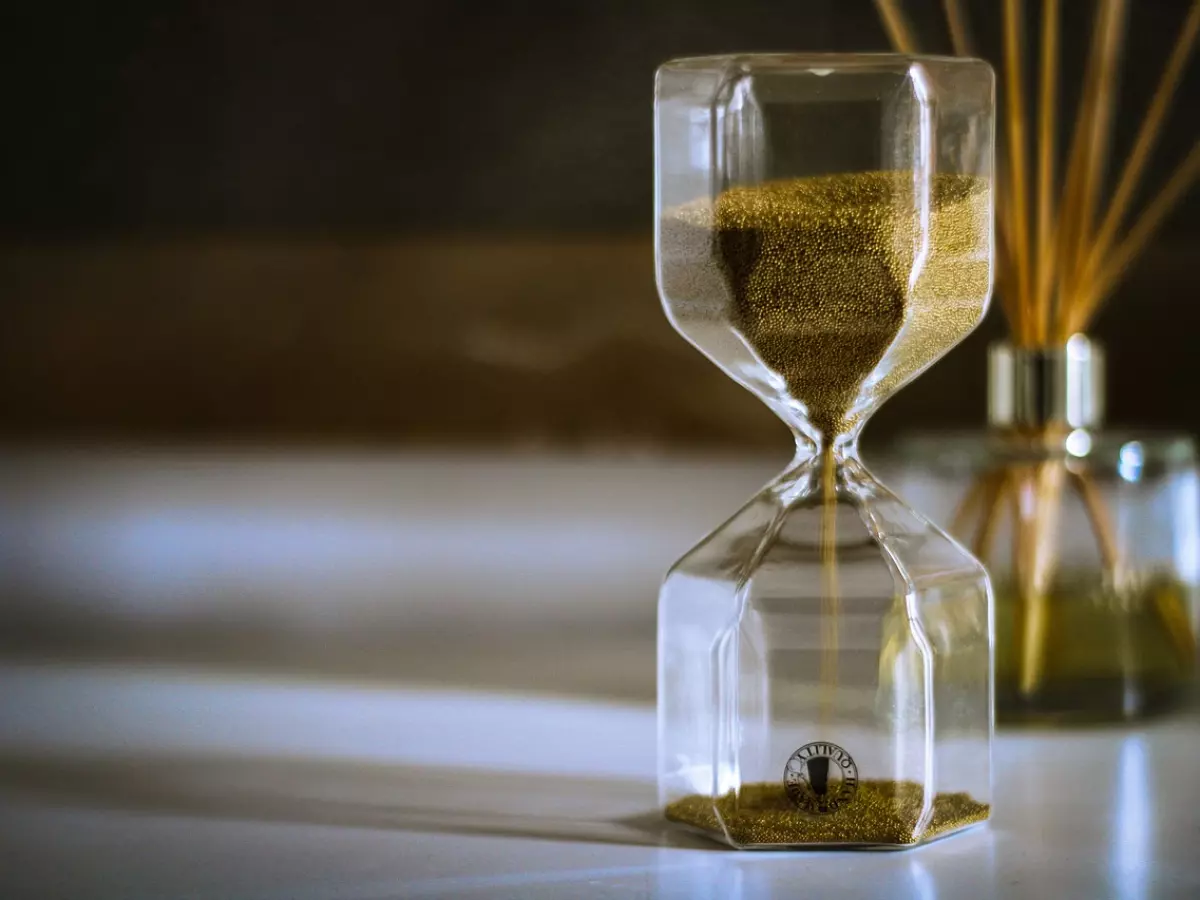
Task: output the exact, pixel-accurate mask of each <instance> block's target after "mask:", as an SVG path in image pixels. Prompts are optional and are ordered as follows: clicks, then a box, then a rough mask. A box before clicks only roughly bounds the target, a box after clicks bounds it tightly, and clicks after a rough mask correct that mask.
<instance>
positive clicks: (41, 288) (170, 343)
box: [0, 236, 1200, 449]
mask: <svg viewBox="0 0 1200 900" xmlns="http://www.w3.org/2000/svg"><path fill="white" fill-rule="evenodd" d="M1193 251H1194V248H1193V247H1191V246H1190V245H1188V244H1176V245H1173V246H1168V247H1162V248H1158V249H1156V250H1154V251H1153V252H1152V253H1150V254H1149V255H1148V257H1147V258H1146V259H1145V260H1144V261H1143V263H1142V265H1141V267H1140V268H1139V269H1138V270H1137V271H1136V272H1135V273H1134V275H1133V277H1132V279H1131V281H1130V283H1129V284H1128V285H1127V286H1126V288H1125V289H1124V291H1123V292H1122V296H1121V297H1120V298H1118V299H1117V301H1116V302H1115V303H1114V305H1113V306H1112V307H1111V308H1110V309H1108V310H1107V311H1106V312H1105V314H1104V315H1102V317H1101V322H1100V331H1099V333H1100V336H1101V338H1106V339H1108V344H1109V360H1110V363H1109V364H1110V370H1111V372H1112V377H1111V379H1110V380H1111V389H1110V403H1109V407H1110V411H1111V413H1112V417H1113V418H1114V419H1116V420H1118V421H1126V422H1136V423H1139V424H1144V425H1152V426H1157V427H1173V428H1183V429H1186V430H1192V431H1194V430H1200V411H1198V410H1197V409H1196V406H1195V404H1193V403H1192V402H1191V398H1190V394H1189V393H1188V392H1186V391H1185V390H1184V387H1185V386H1186V385H1188V384H1190V383H1191V382H1192V380H1193V378H1192V375H1191V371H1190V369H1191V365H1192V364H1191V362H1190V360H1191V358H1192V356H1193V335H1194V334H1195V333H1196V328H1197V326H1200V303H1198V302H1197V297H1196V293H1197V291H1196V288H1195V281H1196V277H1197V274H1198V273H1197V267H1196V263H1195V260H1194V258H1193ZM652 257H653V250H652V243H651V240H650V238H649V236H629V237H579V238H561V239H560V238H549V237H547V238H536V237H528V238H512V239H497V238H486V237H478V238H469V237H461V238H442V239H432V238H431V239H403V238H395V239H368V238H362V239H335V238H330V239H319V238H302V239H286V238H279V239H267V238H244V239H232V238H222V239H207V238H187V239H184V238H180V239H174V240H165V239H164V240H153V241H149V240H136V241H104V242H89V243H75V244H72V243H62V242H59V243H52V242H47V243H40V244H37V243H25V244H9V245H7V246H3V247H0V323H2V324H0V437H3V438H5V439H9V440H11V439H41V438H52V439H56V438H67V439H88V440H93V439H94V440H107V439H132V440H152V441H153V440H176V439H184V440H190V439H202V440H208V439H221V440H224V439H234V440H248V441H257V440H317V441H335V442H342V441H369V442H376V441H379V442H431V443H450V444H454V443H473V442H481V441H485V442H488V443H493V444H496V443H499V444H516V445H545V444H549V445H568V446H569V445H594V444H610V443H619V444H634V445H639V446H666V445H698V446H728V447H758V448H764V449H778V448H779V447H781V446H785V445H786V442H787V438H786V433H785V432H784V430H783V428H782V426H781V425H780V424H779V423H778V422H777V421H776V420H775V419H774V418H773V417H772V416H771V415H770V414H769V413H768V412H767V411H766V409H765V408H764V407H763V406H762V405H761V404H760V403H759V402H757V401H756V400H755V399H754V398H752V397H751V396H749V395H748V394H747V393H746V392H745V391H743V390H742V389H741V388H739V387H737V386H736V385H735V384H734V383H733V382H732V381H730V380H729V378H727V377H726V376H724V375H723V374H721V373H720V372H719V371H718V370H717V369H716V368H715V367H714V366H713V365H712V364H711V363H709V362H708V361H706V360H705V359H704V358H703V357H702V356H701V355H700V354H699V353H698V352H696V351H695V350H693V349H692V348H691V347H690V346H688V345H687V344H686V343H685V342H684V341H683V339H682V338H680V337H678V336H677V335H676V334H675V333H674V332H673V331H672V329H671V328H670V326H669V324H668V322H667V320H666V318H665V316H664V315H663V312H662V309H661V306H660V305H659V302H658V298H657V296H656V292H655V288H654V273H653V262H652ZM1002 329H1003V322H1002V319H1001V316H1000V313H999V310H998V309H993V312H992V313H991V315H990V316H989V319H988V322H987V323H985V325H984V327H983V328H981V329H980V330H979V331H978V332H976V333H975V334H974V335H972V337H971V338H970V339H968V341H967V342H966V343H965V344H964V345H963V346H962V347H961V348H959V349H958V350H955V351H953V352H952V353H951V354H950V356H949V357H948V358H947V359H945V360H943V361H942V362H940V363H939V364H937V365H936V366H935V367H934V368H933V369H931V370H930V371H929V372H928V373H926V374H925V375H924V376H922V377H921V378H920V379H919V380H918V381H917V382H916V383H915V384H914V385H912V386H910V387H909V388H907V389H905V390H904V391H902V392H901V394H900V395H898V396H897V397H896V398H894V399H893V400H892V401H890V402H889V403H888V404H887V405H885V407H884V408H883V409H882V410H881V412H880V413H879V415H878V417H877V420H876V422H875V423H874V424H873V425H872V426H871V431H872V435H873V436H886V435H888V434H891V433H893V432H894V431H895V430H897V429H899V428H903V427H909V426H926V425H935V426H972V425H975V424H977V423H979V422H980V421H981V419H982V416H983V404H984V393H983V392H984V358H983V353H984V347H985V345H986V343H987V341H988V340H989V339H991V338H993V337H996V336H998V335H999V334H1001V333H1002Z"/></svg>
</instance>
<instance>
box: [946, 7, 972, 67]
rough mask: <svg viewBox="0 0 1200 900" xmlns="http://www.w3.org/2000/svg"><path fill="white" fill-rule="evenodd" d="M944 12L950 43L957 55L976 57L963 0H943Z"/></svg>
mask: <svg viewBox="0 0 1200 900" xmlns="http://www.w3.org/2000/svg"><path fill="white" fill-rule="evenodd" d="M942 10H943V11H944V12H945V14H946V24H947V25H948V26H949V28H950V43H951V44H952V46H953V47H954V53H955V55H956V56H974V55H975V54H974V52H973V51H972V49H971V47H972V42H971V30H970V28H969V27H968V25H967V14H966V12H965V11H964V10H963V5H962V0H942Z"/></svg>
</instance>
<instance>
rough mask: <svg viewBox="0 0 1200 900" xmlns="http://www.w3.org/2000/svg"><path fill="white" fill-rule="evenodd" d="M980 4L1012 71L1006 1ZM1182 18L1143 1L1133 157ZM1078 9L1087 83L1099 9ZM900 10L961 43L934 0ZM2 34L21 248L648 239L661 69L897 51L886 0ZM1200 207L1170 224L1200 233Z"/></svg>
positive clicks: (1, 160)
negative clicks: (276, 240) (281, 236)
mask: <svg viewBox="0 0 1200 900" xmlns="http://www.w3.org/2000/svg"><path fill="white" fill-rule="evenodd" d="M967 5H968V8H969V10H970V12H971V14H972V18H973V21H974V24H975V26H976V27H975V31H976V33H977V34H978V35H979V36H980V39H981V40H980V44H981V46H982V47H983V49H984V50H985V51H987V52H988V53H989V55H992V56H993V57H994V56H995V55H996V53H997V52H998V50H999V45H998V35H999V23H998V21H997V14H998V9H999V7H1000V4H999V3H998V2H995V0H975V2H968V4H967ZM1187 5H1188V4H1187V3H1186V2H1184V0H1138V2H1136V3H1133V4H1131V6H1132V7H1134V9H1133V13H1132V17H1131V21H1130V23H1129V29H1128V51H1127V53H1128V59H1129V63H1130V65H1129V66H1127V67H1126V73H1125V78H1124V84H1123V104H1122V114H1121V115H1120V116H1119V117H1118V120H1117V121H1118V146H1124V145H1127V144H1128V143H1129V142H1130V141H1131V139H1132V134H1133V130H1134V127H1135V125H1136V123H1137V121H1138V118H1139V113H1140V110H1141V109H1142V108H1144V106H1145V104H1146V101H1147V98H1148V96H1149V94H1150V92H1151V90H1152V87H1153V84H1154V82H1155V80H1156V78H1157V74H1158V67H1159V65H1161V61H1162V60H1163V59H1164V57H1165V55H1166V52H1167V50H1168V49H1169V45H1170V41H1171V40H1172V39H1173V38H1174V36H1175V33H1176V32H1177V30H1178V26H1179V23H1180V22H1181V20H1182V17H1183V15H1184V13H1185V12H1186V7H1187ZM1026 6H1028V7H1029V12H1030V21H1031V24H1032V23H1034V22H1036V18H1035V14H1036V10H1037V7H1038V4H1037V3H1036V2H1032V3H1029V4H1026ZM1064 6H1065V7H1066V12H1065V22H1064V29H1063V31H1064V35H1065V46H1064V71H1067V72H1075V73H1078V72H1080V71H1082V68H1081V67H1082V62H1081V59H1082V53H1083V50H1084V48H1085V45H1086V40H1087V22H1088V15H1089V13H1090V10H1091V9H1092V8H1094V6H1095V3H1094V2H1092V0H1079V2H1069V3H1066V4H1064ZM905 7H906V8H907V9H908V10H909V11H910V13H911V15H912V17H913V19H914V21H915V22H916V24H917V26H918V30H919V31H920V33H921V34H922V35H923V36H924V39H925V43H926V47H927V48H928V49H931V50H939V51H941V50H946V49H948V41H947V39H946V37H945V28H944V26H943V22H942V18H941V13H940V2H938V0H907V2H906V3H905ZM476 10H483V11H482V12H476ZM0 16H3V20H2V21H0V25H2V27H0V36H2V37H0V47H2V49H3V52H2V53H0V91H2V92H3V94H2V105H3V109H4V122H5V125H4V132H5V134H6V137H5V139H4V140H3V141H2V142H0V193H2V195H3V197H4V200H3V203H0V228H3V229H4V230H5V231H7V232H9V233H15V234H19V235H21V234H31V233H39V234H60V233H63V232H76V233H77V232H83V233H94V232H97V231H111V230H116V231H127V230H153V229H160V228H168V229H175V228H201V229H211V228H217V229H227V228H235V229H244V228H252V229H260V228H267V229H304V230H314V229H316V230H338V229H384V230H389V231H395V230H404V231H422V230H425V229H439V230H444V229H470V230H477V229H513V228H516V229H533V230H547V229H561V228H570V229H577V230H588V229H628V228H645V227H647V224H648V223H647V220H648V206H649V198H650V185H651V179H652V159H651V149H650V147H651V132H650V110H649V105H650V91H651V78H652V74H653V71H654V67H655V66H656V64H657V63H659V62H660V61H662V60H663V59H666V58H668V57H672V56H677V55H684V54H699V53H713V52H722V51H730V50H776V49H786V50H797V51H805V50H808V51H816V50H836V51H856V50H884V49H887V42H886V38H885V35H884V32H883V29H882V28H881V26H880V25H879V21H878V17H877V15H876V12H875V8H874V5H873V3H872V2H871V0H738V2H730V0H720V2H718V0H653V2H644V0H643V2H637V0H565V2H524V3H521V2H511V0H508V2H505V0H501V2H491V3H487V2H482V3H481V2H476V0H469V2H468V0H390V2H389V0H384V2H365V0H340V2H333V3H331V2H328V0H323V2H314V0H293V2H254V0H250V2H234V0H225V2H200V0H192V2H187V0H159V2H124V3H122V2H113V3H99V2H97V3H90V4H72V3H61V2H59V3H55V2H32V0H25V2H11V3H7V4H5V9H4V11H3V12H2V13H0ZM1077 81H1078V78H1076V77H1071V78H1064V85H1065V92H1066V96H1065V97H1064V100H1066V101H1068V102H1069V101H1070V99H1071V97H1072V96H1073V92H1074V85H1075V82H1077ZM1198 88H1200V66H1193V67H1192V71H1191V72H1190V73H1189V75H1188V76H1187V78H1186V80H1185V83H1184V85H1183V90H1182V92H1181V96H1180V101H1179V103H1178V106H1177V108H1176V109H1177V114H1176V117H1175V119H1174V121H1173V122H1172V123H1171V126H1170V127H1169V128H1168V130H1167V134H1166V138H1165V140H1164V142H1163V146H1162V148H1161V153H1160V154H1159V155H1158V157H1157V160H1158V162H1159V164H1160V166H1161V165H1164V164H1167V163H1169V162H1170V161H1172V160H1174V159H1178V158H1179V157H1181V156H1182V155H1183V153H1184V152H1186V148H1187V146H1188V145H1189V144H1190V141H1191V140H1192V139H1193V137H1194V132H1195V125H1194V114H1192V115H1191V116H1190V117H1189V116H1188V115H1187V114H1186V113H1184V110H1188V109H1191V110H1194V109H1196V108H1197V105H1200V90H1198ZM1198 212H1200V204H1198V203H1197V202H1196V201H1195V200H1193V201H1191V202H1190V203H1189V204H1188V205H1187V208H1186V209H1185V210H1182V211H1180V213H1179V214H1178V215H1177V216H1175V217H1174V218H1173V220H1172V222H1171V224H1170V226H1169V228H1170V230H1173V231H1175V232H1180V231H1186V232H1190V233H1195V231H1196V230H1197V229H1198V227H1200V226H1198V225H1197V223H1198V221H1200V214H1198Z"/></svg>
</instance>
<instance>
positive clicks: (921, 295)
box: [655, 55, 993, 848]
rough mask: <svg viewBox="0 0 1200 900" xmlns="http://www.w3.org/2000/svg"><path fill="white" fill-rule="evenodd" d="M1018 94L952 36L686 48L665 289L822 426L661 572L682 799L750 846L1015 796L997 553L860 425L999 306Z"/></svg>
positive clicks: (663, 773)
mask: <svg viewBox="0 0 1200 900" xmlns="http://www.w3.org/2000/svg"><path fill="white" fill-rule="evenodd" d="M992 95H993V80H992V72H991V69H990V68H989V67H988V66H987V64H985V63H980V62H978V61H969V60H955V59H951V58H926V57H911V56H898V55H896V56H893V55H875V56H839V55H813V56H731V57H713V58H705V59H690V60H679V61H676V62H673V63H669V64H667V65H665V66H663V67H662V68H661V69H660V70H659V73H658V78H657V83H656V92H655V114H656V139H655V157H656V172H657V179H656V212H657V232H656V238H657V241H656V257H657V260H656V261H657V270H658V287H659V293H660V295H661V297H662V301H663V305H664V307H665V309H666V312H667V315H668V317H669V318H670V319H671V322H672V324H673V325H674V326H675V327H676V329H678V330H679V332H680V333H681V334H682V335H683V336H684V337H686V338H687V339H688V340H689V341H691V342H692V343H693V344H694V345H695V346H696V347H697V348H698V349H700V350H701V351H702V352H703V353H705V354H706V355H707V356H708V357H709V358H710V359H711V360H712V361H713V362H714V363H715V364H716V365H718V366H720V367H721V369H723V370H724V371H725V372H726V373H727V374H728V375H729V376H730V377H732V378H733V379H735V380H736V381H738V382H739V383H740V384H742V385H743V386H745V387H746V388H748V389H749V390H750V391H752V392H753V393H755V394H756V395H757V396H758V397H759V398H760V399H761V400H763V402H765V403H766V404H767V405H768V406H769V407H770V408H771V409H772V410H773V411H774V412H776V413H777V414H778V415H779V416H780V418H781V419H783V421H784V422H785V423H787V425H788V426H789V427H790V428H791V429H792V431H793V433H794V436H795V441H796V448H797V449H796V456H795V459H794V460H793V461H792V463H791V465H790V466H788V468H787V469H786V471H784V472H783V473H782V474H780V475H779V476H778V478H776V479H775V480H774V481H772V482H771V483H770V484H768V485H767V486H766V487H765V488H764V489H763V490H762V491H761V492H760V493H759V494H758V495H757V496H755V497H753V498H751V500H750V501H749V502H748V503H747V504H746V505H745V506H744V507H743V508H742V509H741V510H739V511H738V512H736V513H734V515H733V516H732V518H730V519H729V520H728V521H727V522H726V523H725V524H724V525H721V526H720V527H719V528H717V529H716V530H715V531H714V532H712V533H711V534H710V535H709V536H708V537H706V538H705V539H704V540H703V541H701V542H700V543H699V544H698V545H697V546H696V547H695V548H694V549H692V550H691V551H690V552H689V553H687V554H686V555H685V556H684V557H683V558H682V559H680V560H679V561H678V562H677V563H676V564H675V565H674V567H673V568H672V569H671V571H670V572H669V574H668V575H667V578H666V580H665V582H664V584H663V587H662V592H661V594H660V597H659V618H658V723H659V791H660V798H661V802H662V805H663V808H664V812H665V815H666V816H667V818H669V819H671V820H672V821H674V822H677V823H679V824H681V825H685V826H688V827H691V828H693V829H697V830H699V831H701V832H703V833H704V834H707V835H709V836H711V837H713V838H716V839H717V840H720V841H723V842H725V843H728V844H731V845H733V846H735V847H739V848H772V847H821V846H880V847H889V846H893V847H894V846H907V845H911V844H916V843H922V842H925V841H929V840H932V839H934V838H937V837H941V836H943V835H947V834H950V833H952V832H955V831H958V830H961V829H963V828H966V827H968V826H971V825H975V824H977V823H980V822H982V821H984V820H985V819H986V818H987V817H988V812H989V808H990V807H989V803H990V768H989V766H990V746H991V733H992V709H991V680H990V679H991V637H992V636H991V609H990V591H989V586H988V581H987V575H986V574H985V572H984V570H983V568H982V566H980V564H979V563H978V562H977V561H976V560H975V559H973V558H972V557H971V556H970V555H969V554H968V553H967V552H966V551H965V550H963V549H962V547H961V546H959V545H958V544H956V543H955V542H954V541H952V540H950V539H949V538H948V537H947V536H946V535H945V534H944V533H943V532H942V531H940V530H939V529H938V528H937V527H936V526H934V525H932V524H931V523H930V522H929V521H928V520H926V519H925V518H924V517H922V516H921V515H920V514H918V513H917V512H914V511H913V510H911V509H909V508H908V507H907V506H906V505H905V504H904V503H903V502H901V501H900V500H899V499H898V498H897V497H896V496H894V495H893V494H892V493H891V492H890V491H888V490H887V489H886V488H885V487H883V486H882V485H881V484H879V482H877V481H876V480H875V479H874V478H873V477H872V475H871V474H870V472H868V471H867V469H866V468H865V466H864V465H863V463H862V461H861V460H860V458H859V454H858V435H859V432H860V431H861V429H862V427H863V424H864V423H865V422H866V421H867V419H868V418H869V417H870V415H871V413H872V412H873V411H874V410H875V409H876V408H877V407H878V406H879V405H880V404H881V403H882V402H883V401H884V400H886V399H887V397H888V396H889V395H891V394H892V393H893V392H895V391H896V390H897V389H899V388H900V387H901V386H903V385H904V384H905V383H906V382H907V381H909V380H910V379H912V378H914V377H916V376H917V375H918V374H920V372H922V371H923V370H924V369H925V368H926V367H927V366H929V365H930V364H932V363H933V362H934V361H935V360H936V359H937V358H938V357H940V356H941V355H942V354H943V353H945V352H946V351H947V350H948V349H949V348H950V347H952V346H953V345H954V344H956V343H957V342H958V341H960V340H961V339H962V338H963V337H964V336H965V335H966V334H967V333H968V332H970V331H971V329H973V328H974V327H975V325H976V324H977V323H978V321H979V320H980V318H981V317H982V316H983V313H984V310H985V308H986V306H987V303H988V300H989V298H990V295H991V287H992Z"/></svg>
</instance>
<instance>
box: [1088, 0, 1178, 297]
mask: <svg viewBox="0 0 1200 900" xmlns="http://www.w3.org/2000/svg"><path fill="white" fill-rule="evenodd" d="M1198 32H1200V0H1193V2H1192V7H1191V11H1190V12H1189V13H1188V16H1187V19H1186V20H1185V21H1184V23H1183V28H1182V29H1181V30H1180V32H1179V37H1178V38H1177V39H1176V40H1175V46H1174V47H1173V48H1172V49H1171V55H1170V57H1169V58H1168V60H1167V64H1166V66H1164V67H1163V72H1162V76H1161V77H1160V78H1159V81H1158V86H1157V87H1156V88H1155V89H1154V96H1153V98H1152V99H1151V100H1150V106H1149V107H1148V108H1147V110H1146V115H1145V116H1144V117H1143V118H1142V124H1141V125H1140V126H1139V128H1138V133H1137V138H1136V139H1135V140H1134V142H1133V149H1132V150H1130V151H1129V156H1128V158H1127V159H1126V160H1125V165H1124V166H1123V167H1122V169H1121V175H1120V177H1119V179H1118V181H1117V186H1116V189H1115V190H1114V191H1113V195H1112V200H1111V201H1109V204H1108V212H1107V213H1105V215H1104V220H1103V222H1101V224H1100V228H1099V230H1098V231H1097V232H1096V238H1095V240H1094V241H1093V242H1092V248H1091V252H1090V253H1089V254H1088V259H1087V265H1086V268H1085V272H1084V275H1085V278H1091V277H1092V276H1094V274H1095V272H1096V270H1097V269H1099V267H1100V263H1101V261H1102V260H1103V258H1104V254H1105V253H1107V252H1108V250H1109V248H1110V247H1111V246H1112V243H1113V240H1114V239H1115V238H1116V235H1117V229H1118V228H1119V227H1120V226H1121V223H1122V222H1123V221H1124V220H1125V214H1126V213H1127V212H1128V211H1129V204H1130V202H1131V201H1132V200H1133V195H1134V192H1135V191H1136V190H1137V187H1138V184H1139V183H1140V182H1141V179H1142V175H1143V173H1144V172H1145V170H1146V165H1147V163H1148V161H1149V159H1150V154H1151V153H1152V152H1153V150H1154V147H1155V144H1157V143H1158V136H1159V134H1160V133H1161V132H1162V126H1163V121H1164V120H1165V119H1166V117H1167V110H1168V109H1169V108H1170V105H1171V100H1172V99H1173V98H1174V96H1175V90H1176V88H1177V87H1178V86H1179V80H1180V78H1181V77H1182V76H1183V70H1184V68H1185V67H1186V66H1187V61H1188V58H1189V57H1190V56H1191V53H1192V48H1193V47H1194V46H1195V44H1196V35H1197V33H1198Z"/></svg>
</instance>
